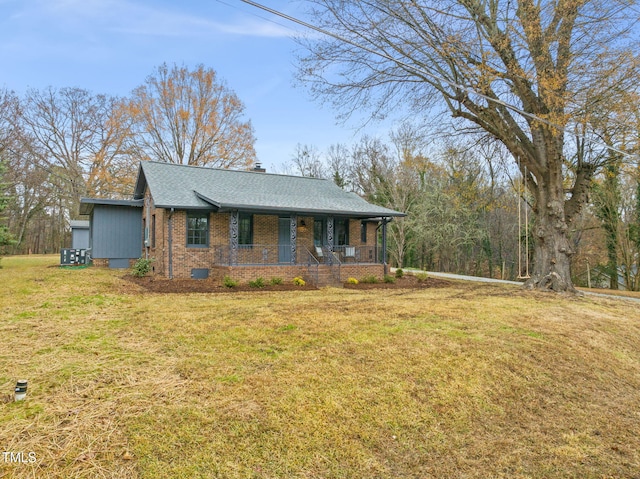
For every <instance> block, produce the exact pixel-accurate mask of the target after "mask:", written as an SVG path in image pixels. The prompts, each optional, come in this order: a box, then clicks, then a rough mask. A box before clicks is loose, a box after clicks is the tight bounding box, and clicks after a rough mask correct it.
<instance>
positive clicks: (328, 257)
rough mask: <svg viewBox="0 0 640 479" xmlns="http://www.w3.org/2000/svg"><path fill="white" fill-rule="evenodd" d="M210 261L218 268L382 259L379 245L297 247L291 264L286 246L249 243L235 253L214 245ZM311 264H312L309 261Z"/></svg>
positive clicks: (340, 262) (352, 262) (290, 257)
mask: <svg viewBox="0 0 640 479" xmlns="http://www.w3.org/2000/svg"><path fill="white" fill-rule="evenodd" d="M211 251H212V256H213V262H214V263H215V264H219V265H287V264H298V265H307V266H309V262H310V261H311V259H313V260H314V261H315V263H318V264H327V265H339V264H372V263H380V261H381V259H382V255H381V248H380V246H367V245H363V246H349V245H341V246H333V247H331V248H330V247H328V246H322V247H313V248H311V249H307V248H306V247H305V246H302V245H299V246H298V248H297V252H296V258H295V259H296V261H294V262H292V261H291V259H292V252H291V246H290V245H267V244H250V245H240V246H239V247H238V249H236V250H235V251H233V250H232V248H231V245H215V246H212V248H211ZM312 263H313V262H312Z"/></svg>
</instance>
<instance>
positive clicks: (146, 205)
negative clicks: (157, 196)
mask: <svg viewBox="0 0 640 479" xmlns="http://www.w3.org/2000/svg"><path fill="white" fill-rule="evenodd" d="M150 203H151V201H150V199H149V197H148V196H146V197H145V199H144V210H145V220H144V259H149V238H150V231H151V226H150V225H151V218H150V215H151V212H150V211H149V209H150V208H149V207H150Z"/></svg>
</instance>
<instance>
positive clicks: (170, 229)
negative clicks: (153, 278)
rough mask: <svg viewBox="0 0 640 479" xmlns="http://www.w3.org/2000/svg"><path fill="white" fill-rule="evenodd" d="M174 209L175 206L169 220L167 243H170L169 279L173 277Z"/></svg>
mask: <svg viewBox="0 0 640 479" xmlns="http://www.w3.org/2000/svg"><path fill="white" fill-rule="evenodd" d="M173 211H174V210H173V208H171V212H170V213H169V218H168V221H167V228H168V230H169V232H168V235H167V236H168V238H167V243H168V245H169V279H173Z"/></svg>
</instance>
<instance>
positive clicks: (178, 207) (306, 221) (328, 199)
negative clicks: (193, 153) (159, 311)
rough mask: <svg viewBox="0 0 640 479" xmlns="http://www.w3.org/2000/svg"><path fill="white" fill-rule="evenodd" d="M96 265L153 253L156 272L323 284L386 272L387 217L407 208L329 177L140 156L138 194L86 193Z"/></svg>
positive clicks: (84, 207)
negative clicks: (369, 197) (375, 200)
mask: <svg viewBox="0 0 640 479" xmlns="http://www.w3.org/2000/svg"><path fill="white" fill-rule="evenodd" d="M80 213H81V214H84V215H88V216H89V218H90V231H89V254H90V257H91V259H92V261H93V264H94V265H98V266H109V267H129V265H130V264H131V263H132V262H133V261H135V259H137V258H139V257H145V258H153V259H154V260H155V261H154V263H153V272H154V274H157V275H161V276H164V277H167V278H169V279H173V278H195V279H205V278H214V279H222V278H223V277H224V276H225V275H228V276H230V277H232V278H233V279H237V280H242V281H247V280H252V279H256V278H257V277H263V278H264V279H266V280H268V279H270V278H272V277H280V278H283V279H284V280H286V281H289V280H291V279H293V278H294V277H296V276H302V277H303V278H305V279H306V280H308V281H311V282H313V283H316V284H330V283H338V282H344V281H346V279H347V278H349V277H355V278H361V277H363V276H365V275H375V276H376V277H382V276H383V275H384V274H385V273H386V269H387V256H386V234H387V224H388V223H389V222H390V221H391V220H392V219H393V218H394V217H399V216H405V215H404V213H400V212H398V211H393V210H390V209H388V208H383V207H381V206H376V205H372V204H370V203H368V202H366V201H365V200H364V199H362V198H360V197H359V196H358V195H356V194H354V193H349V192H347V191H344V190H343V189H341V188H339V187H338V186H336V185H335V184H334V183H333V182H332V181H329V180H323V179H317V178H307V177H298V176H290V175H281V174H270V173H266V172H265V171H264V169H262V168H260V167H259V166H258V167H257V168H255V169H254V170H252V171H237V170H225V169H214V168H203V167H194V166H184V165H174V164H169V163H159V162H152V161H144V162H141V164H140V167H139V170H138V178H137V181H136V186H135V192H134V195H133V198H132V199H131V200H105V199H96V198H83V199H82V200H81V206H80Z"/></svg>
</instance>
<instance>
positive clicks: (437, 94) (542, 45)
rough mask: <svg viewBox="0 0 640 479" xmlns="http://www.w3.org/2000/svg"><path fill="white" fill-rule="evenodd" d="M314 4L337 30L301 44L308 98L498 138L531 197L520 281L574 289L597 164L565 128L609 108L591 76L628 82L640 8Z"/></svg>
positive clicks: (400, 1) (493, 0) (584, 2)
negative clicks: (526, 274) (436, 114)
mask: <svg viewBox="0 0 640 479" xmlns="http://www.w3.org/2000/svg"><path fill="white" fill-rule="evenodd" d="M312 4H313V5H314V6H315V7H314V9H313V12H312V13H313V18H314V21H315V22H316V23H317V24H318V25H319V26H320V27H322V28H323V29H324V30H325V31H329V32H331V33H332V34H333V35H334V36H325V37H310V38H309V39H307V40H305V41H303V43H304V44H305V46H306V47H307V48H308V49H309V52H310V53H309V55H308V56H307V57H305V58H302V59H301V61H300V76H301V79H302V80H303V81H305V82H307V83H308V84H309V85H310V87H311V91H312V92H313V94H315V95H317V96H318V97H322V98H327V97H328V98H333V99H334V100H335V103H336V105H337V106H338V107H339V108H341V111H343V112H345V113H347V114H349V113H350V112H353V111H359V110H362V109H367V110H369V111H371V112H372V115H373V116H384V115H388V114H389V113H392V112H393V111H394V110H396V109H400V110H401V111H404V112H406V111H407V110H409V111H412V112H413V113H414V114H416V113H417V114H421V115H425V116H426V115H427V114H428V113H429V112H430V111H433V109H434V105H440V106H442V107H444V108H443V110H444V111H447V112H448V113H449V114H450V115H451V116H452V117H453V118H455V119H458V120H456V121H458V122H459V124H461V125H466V126H467V127H470V128H474V129H478V130H481V131H484V132H486V133H488V134H490V135H491V136H493V137H494V138H496V139H497V140H499V141H500V142H502V143H503V144H504V145H505V147H506V148H507V149H508V151H509V152H510V154H511V156H512V157H513V161H514V163H516V164H517V165H518V166H519V168H520V170H521V173H522V174H523V175H527V176H528V178H527V180H528V181H527V186H528V188H529V191H530V194H531V197H532V199H533V212H534V214H535V226H534V228H533V239H534V244H535V246H534V254H533V263H534V264H533V272H532V275H531V279H530V280H529V281H528V282H527V286H529V287H532V288H539V289H553V290H556V291H566V290H573V289H574V288H573V284H572V280H571V257H572V255H573V254H574V246H573V245H572V244H571V242H570V241H569V232H570V229H571V227H572V223H573V222H574V220H575V219H576V217H577V215H579V213H580V210H581V208H582V207H583V205H584V204H585V202H586V201H587V197H588V195H587V194H588V191H589V187H590V185H591V181H592V178H593V176H594V174H595V173H596V171H597V169H598V167H600V166H602V162H601V161H600V159H597V161H590V159H589V158H587V157H584V156H580V155H577V156H576V155H572V154H571V153H570V152H569V151H568V150H569V148H570V145H568V142H567V141H566V140H567V134H566V131H567V130H568V129H569V128H570V127H571V126H572V125H573V124H574V123H575V122H576V121H578V120H582V119H583V118H585V112H586V111H589V110H593V109H594V108H597V109H598V110H600V111H606V109H607V108H609V104H608V103H607V96H608V94H609V92H610V91H611V84H609V83H608V82H602V81H599V80H600V79H602V78H606V77H610V78H616V81H617V84H616V88H618V89H624V88H633V87H634V85H636V84H637V79H638V71H637V68H638V61H637V60H638V58H637V51H638V50H637V49H634V48H633V45H632V43H634V42H637V39H638V35H637V13H634V11H633V9H629V8H628V6H627V4H626V2H617V1H610V0H559V1H558V0H541V1H539V2H534V1H532V0H520V1H518V2H511V1H506V0H457V1H455V0H447V1H437V0H417V1H406V0H372V1H367V2H344V1H342V0H314V1H313V2H312ZM594 88H595V89H597V91H594ZM587 89H588V90H589V92H590V94H589V95H585V94H583V93H584V91H586V90H587ZM594 99H597V100H598V101H597V103H594ZM436 100H439V101H436ZM461 120H462V122H460V121H461ZM600 158H601V157H600Z"/></svg>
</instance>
